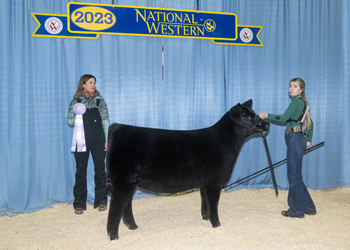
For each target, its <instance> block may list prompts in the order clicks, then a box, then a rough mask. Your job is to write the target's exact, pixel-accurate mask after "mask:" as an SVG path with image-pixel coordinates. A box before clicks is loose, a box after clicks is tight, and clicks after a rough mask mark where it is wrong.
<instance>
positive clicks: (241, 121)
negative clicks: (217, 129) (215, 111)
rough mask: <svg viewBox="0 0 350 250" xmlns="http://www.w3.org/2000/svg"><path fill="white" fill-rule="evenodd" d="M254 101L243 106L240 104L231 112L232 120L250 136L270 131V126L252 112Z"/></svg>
mask: <svg viewBox="0 0 350 250" xmlns="http://www.w3.org/2000/svg"><path fill="white" fill-rule="evenodd" d="M252 104H253V101H252V100H251V99H250V100H249V101H246V102H245V103H243V104H240V103H238V104H237V105H235V106H234V107H232V108H231V110H230V111H229V115H230V117H231V119H232V120H233V121H234V122H235V123H237V124H238V125H239V126H241V127H242V128H245V129H246V130H247V131H248V133H249V134H254V133H261V132H265V131H268V130H269V129H270V124H269V123H267V122H264V121H263V120H261V119H260V118H259V116H257V115H256V114H255V112H254V110H252Z"/></svg>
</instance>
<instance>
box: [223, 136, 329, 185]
mask: <svg viewBox="0 0 350 250" xmlns="http://www.w3.org/2000/svg"><path fill="white" fill-rule="evenodd" d="M324 143H325V142H324V141H323V142H320V143H318V144H316V145H315V146H313V147H311V148H309V149H308V150H307V151H305V153H304V155H305V154H308V153H310V152H311V151H314V150H316V149H318V148H320V147H322V146H323V145H324ZM286 161H287V159H284V160H282V161H279V162H277V163H275V164H273V165H272V167H273V168H274V169H275V168H277V167H279V166H280V165H282V164H284V163H285V162H286ZM270 168H271V167H270V166H268V167H267V168H264V169H261V170H259V171H257V172H255V173H254V174H251V175H248V176H247V177H244V178H242V179H239V180H238V181H235V182H233V183H231V184H229V185H226V186H225V187H224V188H228V187H231V186H233V185H234V184H237V183H240V182H245V181H246V180H251V179H254V178H256V177H257V176H255V175H257V174H260V173H261V174H264V173H265V172H267V171H269V169H270ZM264 171H265V172H264Z"/></svg>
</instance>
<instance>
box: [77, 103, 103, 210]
mask: <svg viewBox="0 0 350 250" xmlns="http://www.w3.org/2000/svg"><path fill="white" fill-rule="evenodd" d="M83 123H84V132H85V141H86V152H74V157H75V161H76V163H77V165H76V167H77V172H76V174H75V185H74V189H73V194H74V203H73V206H74V208H83V209H84V210H85V209H86V199H87V183H86V173H87V166H88V160H89V153H90V152H91V156H92V159H93V162H94V168H95V178H94V180H95V201H94V208H96V207H98V206H100V205H107V191H106V171H105V157H106V152H105V151H104V147H105V135H104V132H103V128H102V119H101V116H100V113H99V111H98V109H97V108H92V109H86V112H85V114H84V115H83Z"/></svg>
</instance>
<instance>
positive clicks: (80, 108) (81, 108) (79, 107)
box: [73, 103, 86, 115]
mask: <svg viewBox="0 0 350 250" xmlns="http://www.w3.org/2000/svg"><path fill="white" fill-rule="evenodd" d="M85 111H86V107H85V105H84V104H82V103H76V104H75V105H74V106H73V112H74V113H75V114H76V115H82V114H84V113H85Z"/></svg>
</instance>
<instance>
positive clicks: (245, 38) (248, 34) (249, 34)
mask: <svg viewBox="0 0 350 250" xmlns="http://www.w3.org/2000/svg"><path fill="white" fill-rule="evenodd" d="M239 37H240V38H241V40H242V42H245V43H249V42H251V40H253V31H252V30H251V29H248V28H244V29H242V30H241V32H240V33H239Z"/></svg>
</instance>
